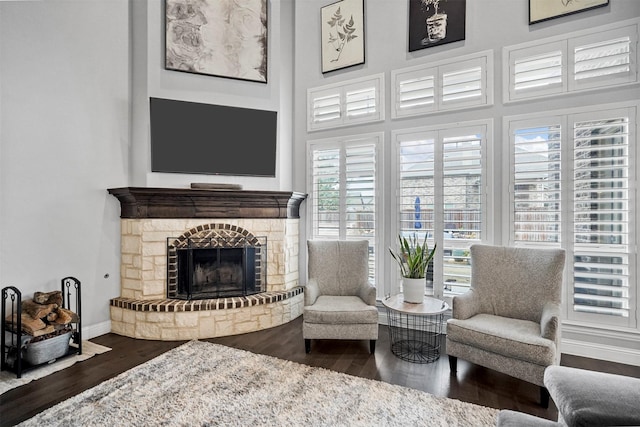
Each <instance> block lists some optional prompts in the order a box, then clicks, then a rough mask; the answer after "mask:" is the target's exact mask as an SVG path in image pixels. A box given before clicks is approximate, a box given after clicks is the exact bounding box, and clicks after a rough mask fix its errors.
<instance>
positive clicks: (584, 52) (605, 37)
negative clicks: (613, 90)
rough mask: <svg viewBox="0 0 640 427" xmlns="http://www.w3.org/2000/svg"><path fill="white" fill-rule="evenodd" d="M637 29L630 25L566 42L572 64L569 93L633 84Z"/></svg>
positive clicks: (634, 79)
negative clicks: (570, 91) (571, 57)
mask: <svg viewBox="0 0 640 427" xmlns="http://www.w3.org/2000/svg"><path fill="white" fill-rule="evenodd" d="M635 28H636V27H635V26H629V27H624V28H619V29H615V30H610V31H604V32H601V33H598V34H592V35H589V36H584V37H579V38H576V39H571V40H569V52H571V53H572V55H573V61H572V64H571V68H570V70H569V75H570V76H572V79H570V81H569V90H580V89H588V88H596V87H604V86H611V85H616V84H624V83H631V82H634V81H636V69H637V66H636V63H635V62H636V61H635V57H636V49H637V34H636V29H635Z"/></svg>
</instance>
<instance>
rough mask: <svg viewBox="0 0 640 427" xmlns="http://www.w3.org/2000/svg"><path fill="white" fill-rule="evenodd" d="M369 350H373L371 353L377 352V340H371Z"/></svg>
mask: <svg viewBox="0 0 640 427" xmlns="http://www.w3.org/2000/svg"><path fill="white" fill-rule="evenodd" d="M369 350H370V351H371V354H374V353H375V352H376V340H371V341H369Z"/></svg>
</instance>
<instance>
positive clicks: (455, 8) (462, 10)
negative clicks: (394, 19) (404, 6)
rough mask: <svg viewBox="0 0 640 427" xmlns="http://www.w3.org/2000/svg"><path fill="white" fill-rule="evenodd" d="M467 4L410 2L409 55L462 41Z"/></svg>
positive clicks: (428, 0)
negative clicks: (420, 50)
mask: <svg viewBox="0 0 640 427" xmlns="http://www.w3.org/2000/svg"><path fill="white" fill-rule="evenodd" d="M466 6H467V5H466V0H409V52H413V51H415V50H419V49H425V48H427V47H433V46H438V45H441V44H446V43H452V42H457V41H460V40H464V37H465V24H466V8H467V7H466Z"/></svg>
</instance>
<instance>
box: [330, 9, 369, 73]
mask: <svg viewBox="0 0 640 427" xmlns="http://www.w3.org/2000/svg"><path fill="white" fill-rule="evenodd" d="M320 19H321V28H322V35H321V42H322V72H323V73H327V72H329V71H334V70H339V69H341V68H346V67H351V66H353V65H358V64H364V0H342V1H339V2H337V3H333V4H330V5H328V6H324V7H323V8H322V9H321V13H320Z"/></svg>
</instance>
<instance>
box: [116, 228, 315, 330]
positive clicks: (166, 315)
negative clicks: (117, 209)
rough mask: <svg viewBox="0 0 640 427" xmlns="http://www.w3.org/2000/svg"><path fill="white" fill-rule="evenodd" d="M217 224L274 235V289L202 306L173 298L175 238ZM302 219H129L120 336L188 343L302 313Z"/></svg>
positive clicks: (270, 239)
mask: <svg viewBox="0 0 640 427" xmlns="http://www.w3.org/2000/svg"><path fill="white" fill-rule="evenodd" d="M209 224H229V225H230V226H231V227H240V228H243V229H246V230H248V231H249V232H250V233H252V234H253V235H255V236H266V237H267V257H268V258H267V292H266V293H264V294H258V295H255V296H249V297H239V298H221V299H212V300H202V301H181V300H170V299H166V286H167V255H166V252H167V238H170V237H178V236H180V235H182V234H183V233H184V232H185V231H188V230H191V229H198V228H202V227H206V226H208V225H209ZM298 234H299V219H247V218H240V219H147V218H145V219H121V250H122V254H121V257H122V260H121V271H120V275H121V296H120V297H119V298H114V299H113V300H112V301H111V307H110V309H111V328H112V331H113V332H114V333H117V334H121V335H125V336H130V337H134V338H144V339H158V340H183V339H198V338H212V337H217V336H223V335H234V334H240V333H246V332H252V331H256V330H261V329H266V328H270V327H273V326H277V325H280V324H283V323H287V322H289V321H291V320H293V319H295V318H296V317H298V316H300V315H301V314H302V309H303V305H304V295H303V292H302V288H299V281H298V278H299V275H298V253H299V244H298Z"/></svg>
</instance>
